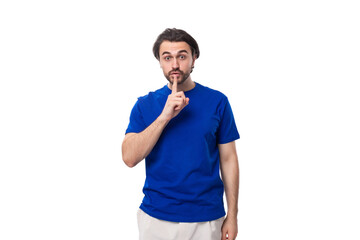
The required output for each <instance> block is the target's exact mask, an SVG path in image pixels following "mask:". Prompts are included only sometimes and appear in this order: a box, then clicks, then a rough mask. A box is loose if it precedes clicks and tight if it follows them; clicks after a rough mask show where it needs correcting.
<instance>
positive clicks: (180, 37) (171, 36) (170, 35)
mask: <svg viewBox="0 0 360 240" xmlns="http://www.w3.org/2000/svg"><path fill="white" fill-rule="evenodd" d="M163 41H170V42H186V43H187V44H189V46H190V48H191V53H192V56H193V57H196V58H199V56H200V50H199V46H198V44H197V42H196V41H195V39H194V38H193V37H192V36H190V34H188V33H187V32H185V31H184V30H181V29H176V28H167V29H165V31H163V32H162V33H161V34H160V35H159V36H158V38H157V39H156V41H155V43H154V46H153V53H154V56H155V57H156V59H157V60H159V59H160V56H159V50H160V45H161V43H162V42H163Z"/></svg>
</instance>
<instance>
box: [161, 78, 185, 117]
mask: <svg viewBox="0 0 360 240" xmlns="http://www.w3.org/2000/svg"><path fill="white" fill-rule="evenodd" d="M171 78H172V80H173V83H172V86H171V94H170V95H169V96H168V99H167V101H166V103H165V106H164V109H163V111H162V113H161V114H162V115H163V116H164V117H165V119H166V120H168V121H170V120H171V119H172V118H174V117H176V116H177V115H178V114H179V113H180V111H181V110H182V109H184V107H186V106H187V105H188V104H189V98H187V97H185V94H184V92H183V91H180V92H178V88H177V84H178V81H179V76H172V77H171Z"/></svg>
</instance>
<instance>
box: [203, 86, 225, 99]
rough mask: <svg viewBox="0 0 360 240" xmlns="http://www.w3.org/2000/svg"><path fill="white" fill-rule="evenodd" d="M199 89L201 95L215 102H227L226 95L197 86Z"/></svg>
mask: <svg viewBox="0 0 360 240" xmlns="http://www.w3.org/2000/svg"><path fill="white" fill-rule="evenodd" d="M199 88H200V90H201V93H202V94H203V95H205V96H207V97H209V98H211V99H213V100H215V101H218V102H222V101H227V97H226V95H225V94H224V93H222V92H221V91H219V90H215V89H213V88H210V87H206V86H203V85H201V84H199Z"/></svg>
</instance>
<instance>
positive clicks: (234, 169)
mask: <svg viewBox="0 0 360 240" xmlns="http://www.w3.org/2000/svg"><path fill="white" fill-rule="evenodd" d="M222 169H223V170H222V176H223V181H224V187H225V195H226V201H227V206H228V213H227V215H228V216H229V217H234V218H236V217H237V213H238V198H239V197H238V196H239V165H238V162H237V159H236V161H235V160H233V161H228V162H225V163H223V166H222Z"/></svg>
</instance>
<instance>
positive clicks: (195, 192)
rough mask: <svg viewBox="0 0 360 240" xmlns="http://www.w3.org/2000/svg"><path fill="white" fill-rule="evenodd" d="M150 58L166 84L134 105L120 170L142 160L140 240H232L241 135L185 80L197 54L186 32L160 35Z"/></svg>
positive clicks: (217, 100) (202, 90) (220, 101)
mask: <svg viewBox="0 0 360 240" xmlns="http://www.w3.org/2000/svg"><path fill="white" fill-rule="evenodd" d="M153 53H154V56H155V57H156V58H157V59H158V60H159V62H160V66H161V68H162V70H163V72H164V75H165V77H166V79H167V80H168V81H169V82H168V84H167V85H165V86H164V87H163V88H161V89H158V90H156V91H154V92H150V93H149V94H147V95H146V96H143V97H140V98H139V99H138V101H137V102H136V104H135V106H134V107H133V109H132V112H131V115H130V123H129V126H128V128H127V130H126V135H125V138H124V141H123V144H122V154H123V160H124V162H125V163H126V165H127V166H129V167H134V166H135V165H137V164H138V163H139V162H140V161H142V160H143V159H144V158H145V159H146V161H145V166H146V181H145V185H144V188H143V192H144V194H145V196H144V199H143V201H142V203H141V206H140V209H139V211H138V225H139V233H140V234H139V235H140V240H158V239H164V240H175V239H179V240H188V239H194V240H203V239H204V240H213V239H214V240H220V239H222V240H225V239H229V240H233V239H235V238H236V235H237V213H238V206H237V205H238V189H239V166H238V159H237V154H236V147H235V140H236V139H238V138H239V137H240V136H239V133H238V131H237V128H236V125H235V121H234V116H233V113H232V110H231V107H230V104H229V101H228V99H227V97H226V96H225V95H224V94H222V93H221V92H219V91H216V90H212V89H210V88H207V87H205V86H202V85H201V84H199V83H197V82H194V81H193V80H192V79H191V72H192V70H193V68H194V64H195V61H196V59H198V58H199V55H200V51H199V47H198V44H197V42H196V41H195V39H194V38H192V37H191V36H190V35H189V34H188V33H186V32H185V31H183V30H180V29H175V28H174V29H166V30H165V31H164V32H163V33H161V34H160V35H159V37H158V38H157V40H156V42H155V44H154V47H153ZM219 170H220V171H221V178H220V174H219ZM224 190H225V194H226V200H227V206H228V212H227V215H226V214H225V210H224V203H223V193H224ZM225 215H226V217H225Z"/></svg>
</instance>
